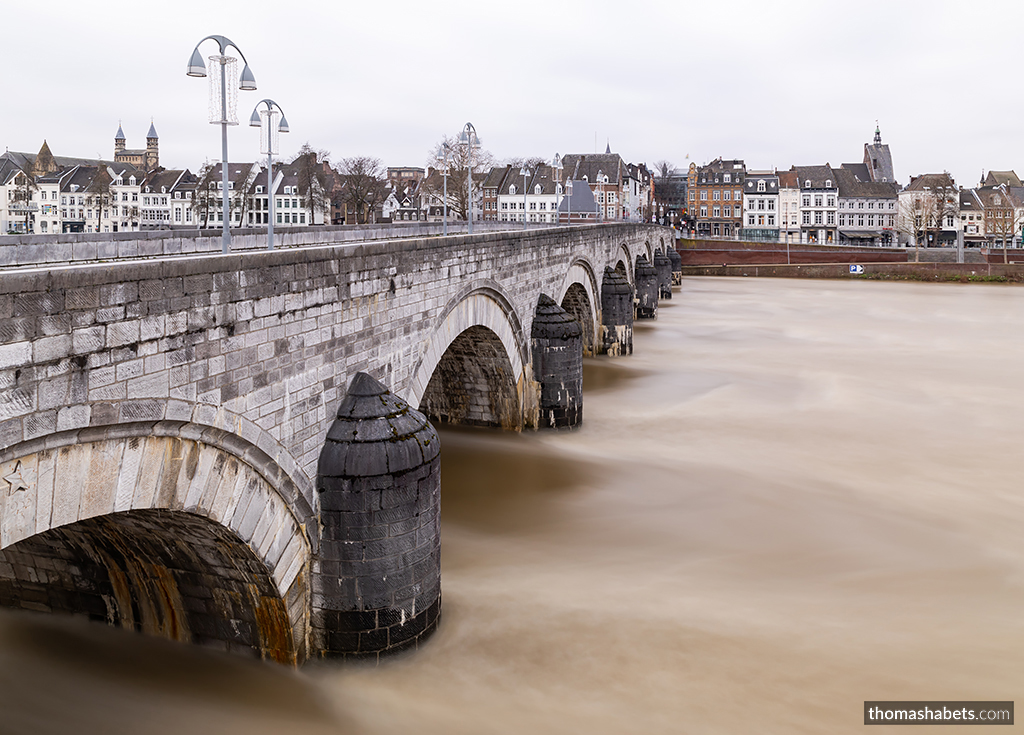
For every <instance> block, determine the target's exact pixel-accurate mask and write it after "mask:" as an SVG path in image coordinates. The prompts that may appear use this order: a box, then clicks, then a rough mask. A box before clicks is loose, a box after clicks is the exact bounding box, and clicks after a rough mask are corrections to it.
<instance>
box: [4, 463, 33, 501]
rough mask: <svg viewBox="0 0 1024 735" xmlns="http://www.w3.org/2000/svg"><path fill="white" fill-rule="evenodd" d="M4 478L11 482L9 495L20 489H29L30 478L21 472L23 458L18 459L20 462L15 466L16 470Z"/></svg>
mask: <svg viewBox="0 0 1024 735" xmlns="http://www.w3.org/2000/svg"><path fill="white" fill-rule="evenodd" d="M4 479H5V480H6V481H7V482H8V483H10V486H11V487H10V489H9V490H8V491H7V494H8V495H13V494H14V493H16V492H18V491H20V490H28V480H26V479H25V476H24V475H23V474H22V473H21V460H18V464H16V465H15V466H14V472H12V473H11V474H9V475H7V476H6V477H5V478H4Z"/></svg>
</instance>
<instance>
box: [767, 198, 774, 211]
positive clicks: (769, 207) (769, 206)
mask: <svg viewBox="0 0 1024 735" xmlns="http://www.w3.org/2000/svg"><path fill="white" fill-rule="evenodd" d="M768 211H769V212H774V211H775V200H774V199H769V200H768Z"/></svg>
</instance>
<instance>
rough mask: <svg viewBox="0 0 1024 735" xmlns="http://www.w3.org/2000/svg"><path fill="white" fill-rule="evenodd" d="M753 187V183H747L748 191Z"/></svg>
mask: <svg viewBox="0 0 1024 735" xmlns="http://www.w3.org/2000/svg"><path fill="white" fill-rule="evenodd" d="M753 185H754V182H753V181H748V182H747V188H748V189H749V188H751V187H752V186H753Z"/></svg>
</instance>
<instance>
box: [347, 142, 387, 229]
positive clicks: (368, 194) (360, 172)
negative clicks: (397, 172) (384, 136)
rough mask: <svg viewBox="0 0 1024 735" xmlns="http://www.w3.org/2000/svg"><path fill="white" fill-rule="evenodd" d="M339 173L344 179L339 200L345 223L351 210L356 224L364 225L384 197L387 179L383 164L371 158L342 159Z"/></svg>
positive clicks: (377, 159)
mask: <svg viewBox="0 0 1024 735" xmlns="http://www.w3.org/2000/svg"><path fill="white" fill-rule="evenodd" d="M339 173H340V174H341V176H342V178H343V179H344V189H343V190H342V193H341V199H342V202H343V203H344V205H345V222H346V223H347V222H348V211H349V208H351V210H352V213H353V214H354V216H355V218H356V224H366V222H367V221H369V220H370V219H371V218H372V216H373V212H374V210H375V209H376V208H377V205H378V204H380V203H381V202H382V201H383V200H384V197H385V196H386V193H385V183H386V182H387V177H386V175H385V173H386V172H385V170H384V166H383V164H382V163H381V161H380V159H379V158H374V157H372V156H353V157H351V158H343V159H342V160H341V166H340V169H339Z"/></svg>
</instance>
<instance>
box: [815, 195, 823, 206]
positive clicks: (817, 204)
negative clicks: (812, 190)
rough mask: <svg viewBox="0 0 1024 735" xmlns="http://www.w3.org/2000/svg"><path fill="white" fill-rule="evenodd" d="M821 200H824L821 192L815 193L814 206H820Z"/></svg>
mask: <svg viewBox="0 0 1024 735" xmlns="http://www.w3.org/2000/svg"><path fill="white" fill-rule="evenodd" d="M821 202H822V196H821V194H815V195H814V206H815V207H820V206H821Z"/></svg>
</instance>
